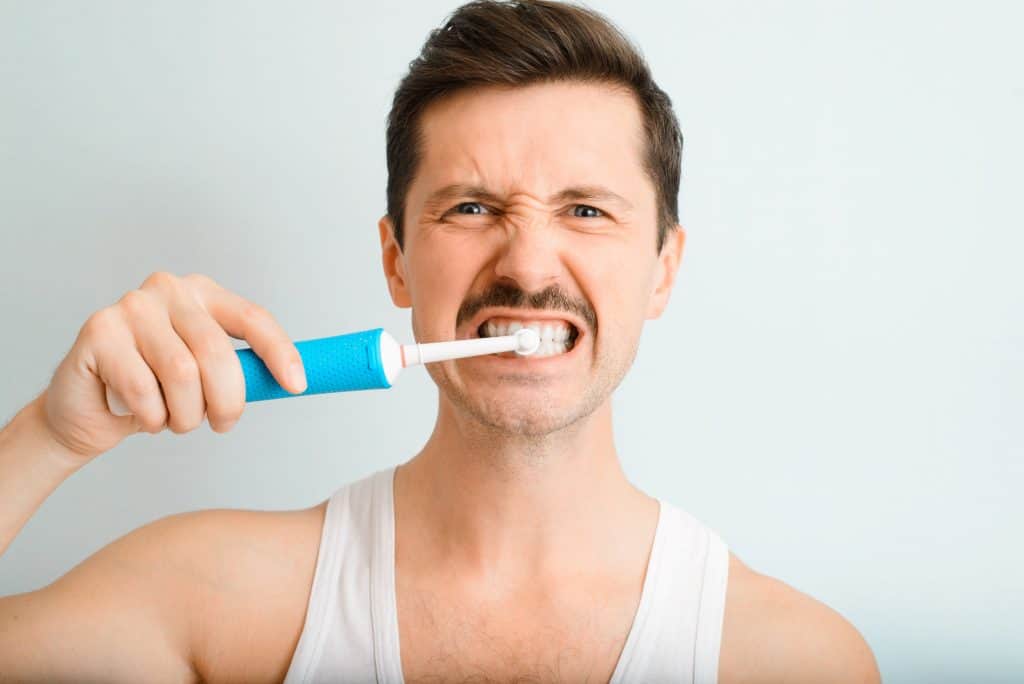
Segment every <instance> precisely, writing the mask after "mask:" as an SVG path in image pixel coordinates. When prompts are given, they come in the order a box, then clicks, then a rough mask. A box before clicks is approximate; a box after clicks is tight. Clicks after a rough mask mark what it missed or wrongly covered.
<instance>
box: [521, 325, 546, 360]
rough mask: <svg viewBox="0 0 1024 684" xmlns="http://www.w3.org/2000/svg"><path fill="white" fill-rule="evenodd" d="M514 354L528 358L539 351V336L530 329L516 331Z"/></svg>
mask: <svg viewBox="0 0 1024 684" xmlns="http://www.w3.org/2000/svg"><path fill="white" fill-rule="evenodd" d="M516 342H517V343H518V344H517V346H516V354H519V355H520V356H529V355H530V354H532V353H534V352H535V351H537V350H538V349H540V335H538V334H537V331H536V330H533V329H531V328H520V329H519V330H517V331H516Z"/></svg>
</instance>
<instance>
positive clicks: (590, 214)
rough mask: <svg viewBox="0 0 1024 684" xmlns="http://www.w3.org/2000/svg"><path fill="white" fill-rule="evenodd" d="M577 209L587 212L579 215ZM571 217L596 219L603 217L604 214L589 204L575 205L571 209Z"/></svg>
mask: <svg viewBox="0 0 1024 684" xmlns="http://www.w3.org/2000/svg"><path fill="white" fill-rule="evenodd" d="M579 209H584V210H587V212H586V213H583V214H581V213H580V212H579V211H578V210H579ZM572 215H573V216H578V217H580V218H598V217H600V216H603V215H604V214H603V212H602V211H601V210H600V209H598V208H597V207H592V206H590V205H589V204H577V205H576V206H574V207H573V208H572Z"/></svg>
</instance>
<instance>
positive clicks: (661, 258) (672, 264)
mask: <svg viewBox="0 0 1024 684" xmlns="http://www.w3.org/2000/svg"><path fill="white" fill-rule="evenodd" d="M685 243H686V231H685V230H683V227H682V226H681V225H679V224H676V226H675V227H674V228H673V229H672V230H670V231H669V232H668V235H666V236H665V244H663V245H662V246H661V252H660V253H659V254H658V264H657V266H656V267H655V272H654V278H653V282H652V285H651V296H650V298H649V299H648V306H647V316H646V317H647V318H649V319H653V318H658V317H659V316H661V314H662V312H663V311H664V310H665V307H666V306H668V299H669V296H670V295H671V294H672V286H673V284H674V283H675V278H676V273H677V272H678V270H679V262H680V261H681V260H682V257H683V245H684V244H685Z"/></svg>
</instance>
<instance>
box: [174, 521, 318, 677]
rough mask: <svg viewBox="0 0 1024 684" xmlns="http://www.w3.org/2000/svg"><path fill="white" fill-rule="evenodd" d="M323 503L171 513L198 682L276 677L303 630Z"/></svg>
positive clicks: (314, 568) (293, 649)
mask: <svg viewBox="0 0 1024 684" xmlns="http://www.w3.org/2000/svg"><path fill="white" fill-rule="evenodd" d="M325 509H326V502H322V503H320V504H318V505H316V506H313V507H311V508H307V509H301V510H294V511H247V510H224V509H218V510H206V511H198V512H195V513H185V514H181V515H179V516H172V520H175V522H174V523H173V524H175V525H177V526H178V527H179V530H178V533H179V534H181V535H184V536H187V540H185V539H183V540H182V543H187V548H188V549H189V551H190V554H193V555H192V556H191V557H190V558H188V559H182V560H181V561H180V562H182V563H183V567H182V569H181V572H182V574H183V575H184V576H187V577H189V578H190V579H191V581H192V583H193V587H192V591H191V596H192V600H193V601H195V602H196V605H195V607H194V609H193V616H194V619H193V620H192V623H191V624H190V626H189V627H190V628H189V634H190V637H191V652H192V661H193V662H192V664H193V668H194V669H195V671H196V673H197V674H198V675H199V677H200V679H201V680H202V681H206V682H217V681H246V682H262V681H268V682H280V681H282V680H283V679H284V677H285V674H286V673H287V671H288V666H289V664H290V663H291V658H292V654H293V653H294V651H295V647H296V645H297V643H298V640H299V636H300V634H301V633H302V626H303V623H304V621H305V616H306V606H307V604H308V602H309V595H310V590H311V588H312V584H313V575H314V573H315V570H316V559H317V553H318V551H319V547H320V535H321V530H322V528H323V520H324V511H325Z"/></svg>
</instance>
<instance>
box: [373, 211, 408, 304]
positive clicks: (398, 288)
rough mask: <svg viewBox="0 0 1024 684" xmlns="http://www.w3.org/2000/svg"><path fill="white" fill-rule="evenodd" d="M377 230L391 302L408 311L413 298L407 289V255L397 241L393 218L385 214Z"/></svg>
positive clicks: (378, 222) (378, 223)
mask: <svg viewBox="0 0 1024 684" xmlns="http://www.w3.org/2000/svg"><path fill="white" fill-rule="evenodd" d="M377 229H378V231H379V232H380V253H381V254H380V256H381V262H382V264H383V266H384V277H385V278H386V279H387V281H388V290H389V291H390V292H391V301H392V302H394V304H395V306H397V307H399V308H402V309H407V308H409V307H410V306H412V298H411V297H410V296H409V290H408V288H407V287H406V277H405V255H404V254H402V250H401V249H400V248H399V246H398V242H396V241H395V227H394V224H393V223H392V222H391V217H390V216H388V215H387V214H384V216H382V217H381V218H380V220H379V221H377Z"/></svg>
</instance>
